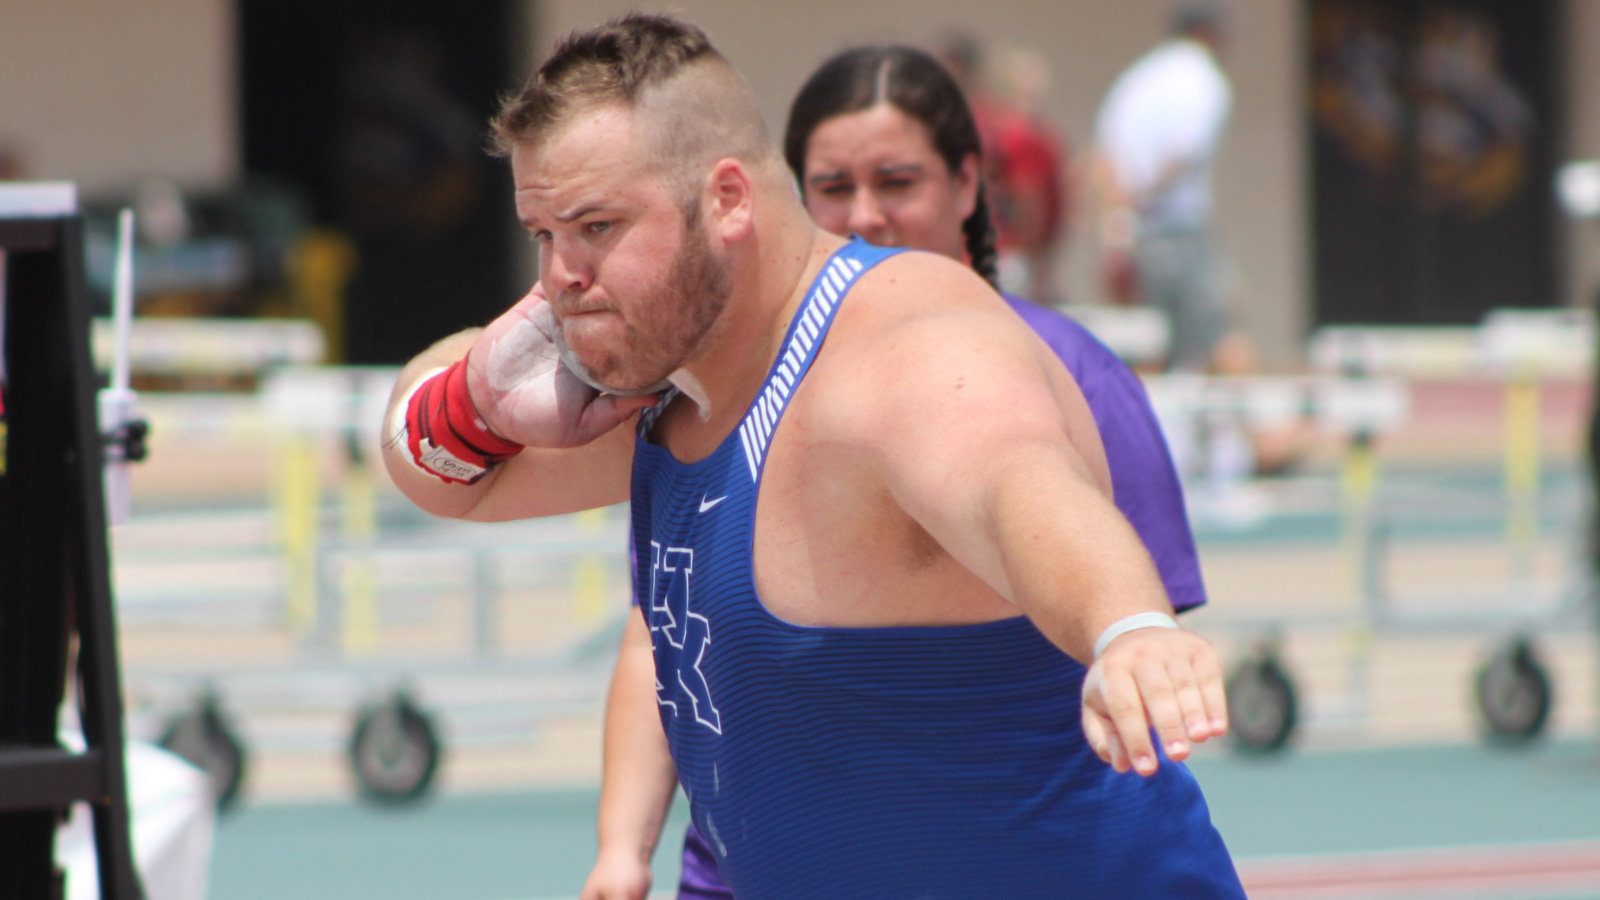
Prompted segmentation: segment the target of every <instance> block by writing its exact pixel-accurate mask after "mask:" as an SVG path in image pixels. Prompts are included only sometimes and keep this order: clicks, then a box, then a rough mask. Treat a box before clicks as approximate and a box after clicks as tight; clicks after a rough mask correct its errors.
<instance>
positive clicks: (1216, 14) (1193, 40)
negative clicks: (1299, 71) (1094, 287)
mask: <svg viewBox="0 0 1600 900" xmlns="http://www.w3.org/2000/svg"><path fill="white" fill-rule="evenodd" d="M1224 29H1225V23H1224V21H1223V17H1222V13H1221V11H1220V9H1218V8H1217V7H1216V6H1213V5H1211V4H1207V3H1186V4H1184V5H1183V6H1180V7H1179V8H1178V9H1177V11H1176V12H1175V13H1174V14H1173V17H1172V27H1171V34H1170V36H1169V37H1168V38H1167V40H1165V41H1163V42H1162V43H1160V44H1159V45H1157V46H1156V47H1155V48H1154V49H1153V50H1151V51H1149V52H1148V53H1146V54H1145V55H1144V56H1142V57H1140V58H1139V60H1137V61H1136V62H1134V63H1133V65H1132V66H1130V67H1129V68H1128V69H1127V70H1126V71H1124V72H1123V73H1122V74H1121V75H1120V76H1119V77H1118V78H1117V80H1116V82H1115V83H1114V84H1113V85H1112V86H1111V90H1110V92H1109V93H1108V94H1107V95H1106V99H1105V102H1104V104H1103V105H1102V106H1101V108H1100V114H1099V118H1098V120H1097V122H1096V125H1095V139H1096V142H1097V144H1098V147H1097V156H1096V164H1095V169H1096V173H1097V176H1098V177H1097V180H1098V182H1099V185H1100V188H1101V194H1102V216H1103V218H1102V236H1101V244H1102V249H1103V251H1104V252H1105V253H1106V258H1105V260H1104V265H1105V269H1104V271H1105V275H1106V283H1107V286H1108V288H1109V290H1110V292H1111V294H1112V296H1113V299H1115V300H1117V301H1118V302H1124V303H1126V302H1142V303H1147V304H1150V305H1153V306H1156V307H1158V308H1160V309H1161V310H1163V311H1164V312H1165V313H1166V314H1167V317H1168V320H1169V321H1170V322H1171V327H1172V337H1171V344H1170V349H1169V352H1168V358H1167V367H1168V368H1169V369H1172V370H1176V371H1185V372H1201V371H1205V370H1206V369H1208V368H1209V367H1210V365H1211V363H1212V357H1213V353H1214V352H1215V350H1216V349H1217V346H1218V344H1219V343H1220V342H1221V340H1222V338H1223V336H1224V334H1226V332H1227V330H1228V317H1227V312H1226V310H1225V309H1224V306H1223V301H1222V296H1221V294H1222V292H1221V289H1220V284H1219V275H1220V266H1219V265H1218V259H1217V251H1216V243H1215V236H1214V234H1213V227H1212V214H1213V199H1212V169H1213V163H1214V161H1215V159H1216V153H1217V147H1218V145H1219V144H1220V142H1221V140H1222V135H1223V131H1224V129H1225V127H1226V125H1227V121H1228V114H1229V111H1230V108H1231V106H1232V101H1233V97H1232V88H1231V86H1230V85H1229V83H1228V78H1227V76H1226V75H1225V74H1223V72H1222V68H1221V66H1220V65H1218V62H1217V52H1218V49H1219V48H1220V46H1221V44H1222V40H1223V33H1224Z"/></svg>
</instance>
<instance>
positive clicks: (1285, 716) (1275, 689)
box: [1225, 653, 1297, 754]
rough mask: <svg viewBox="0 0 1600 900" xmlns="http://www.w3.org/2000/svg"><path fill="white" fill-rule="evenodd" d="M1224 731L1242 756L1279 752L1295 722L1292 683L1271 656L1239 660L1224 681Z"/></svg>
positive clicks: (1290, 734)
mask: <svg viewBox="0 0 1600 900" xmlns="http://www.w3.org/2000/svg"><path fill="white" fill-rule="evenodd" d="M1225 687H1226V690H1227V694H1228V731H1229V735H1230V736H1231V738H1232V741H1233V747H1234V749H1235V750H1238V751H1240V752H1242V753H1252V754H1267V753H1276V752H1279V751H1281V750H1283V749H1284V748H1285V747H1287V746H1288V744H1289V739H1290V738H1291V737H1292V736H1293V735H1294V729H1295V725H1296V723H1297V720H1296V716H1297V712H1296V701H1295V689H1294V683H1293V682H1292V681H1290V679H1289V675H1288V673H1287V672H1285V671H1284V670H1283V666H1282V665H1281V664H1280V663H1279V662H1278V660H1277V657H1276V656H1275V655H1273V654H1271V653H1265V654H1259V655H1255V656H1252V657H1250V658H1248V659H1244V660H1241V661H1240V662H1239V663H1238V664H1237V665H1236V666H1234V669H1233V672H1232V673H1231V674H1229V676H1228V680H1227V682H1226V685H1225Z"/></svg>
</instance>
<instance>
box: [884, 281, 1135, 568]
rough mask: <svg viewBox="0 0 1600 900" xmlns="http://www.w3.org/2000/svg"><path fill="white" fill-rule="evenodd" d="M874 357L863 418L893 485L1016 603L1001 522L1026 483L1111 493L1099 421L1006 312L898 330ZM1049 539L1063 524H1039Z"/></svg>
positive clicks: (1065, 497) (1072, 499)
mask: <svg viewBox="0 0 1600 900" xmlns="http://www.w3.org/2000/svg"><path fill="white" fill-rule="evenodd" d="M896 332H897V333H896V335H895V339H894V340H891V341H887V342H884V347H883V349H882V350H881V351H880V352H878V353H876V354H874V355H873V358H872V359H870V360H869V361H867V362H866V365H867V366H868V367H870V368H872V369H874V370H876V371H875V373H874V374H875V378H874V379H873V381H874V383H877V384H879V385H882V388H881V390H878V391H875V392H874V393H873V394H871V395H870V397H869V398H868V399H867V400H866V405H865V407H864V414H863V415H862V416H861V417H860V418H859V420H858V426H859V427H860V429H861V433H862V434H863V435H864V440H865V441H866V442H867V443H868V444H869V445H870V451H869V457H870V458H872V459H874V460H875V461H876V462H877V464H878V466H879V470H880V472H881V476H882V478H883V481H884V484H885V486H886V487H887V488H888V491H889V493H890V495H891V496H892V497H893V498H894V500H895V502H897V503H898V504H899V505H900V506H901V507H902V508H903V509H904V510H905V511H906V513H907V514H908V515H910V516H911V517H912V518H913V519H915V520H916V521H917V522H918V523H919V524H921V525H922V526H923V527H924V528H925V529H927V530H928V532H929V533H930V534H931V535H932V536H933V537H934V538H935V539H936V540H938V541H939V543H940V544H941V545H942V546H943V547H944V548H945V549H946V550H947V551H948V552H949V553H950V554H951V555H952V556H954V557H955V558H956V559H957V560H958V561H959V562H961V563H962V564H963V565H965V566H966V567H968V568H969V569H971V570H972V571H973V572H974V573H975V574H977V575H978V576H979V577H981V578H983V579H984V580H985V581H986V582H987V583H989V584H990V585H991V586H992V587H994V588H995V589H996V590H997V591H1000V592H1001V593H1002V594H1004V595H1005V596H1007V597H1011V598H1012V599H1014V600H1015V599H1016V598H1015V597H1014V596H1013V594H1014V590H1013V585H1012V584H1011V578H1010V576H1009V575H1008V574H1007V565H1008V564H1007V560H1006V556H1007V553H1008V552H1010V551H1009V550H1008V548H1007V547H1004V546H1002V544H1003V543H1004V542H1005V541H1006V540H1008V538H1007V534H1008V531H1007V529H1005V528H1002V527H1001V526H1002V525H1005V524H1008V523H1003V522H1001V521H1000V519H1001V518H1002V517H1004V516H1006V515H1008V513H1006V512H1005V510H1006V509H1008V508H1011V507H1010V506H1008V505H1009V504H1013V503H1014V501H1015V499H1016V497H1015V495H1016V493H1017V492H1018V491H1026V490H1032V491H1037V492H1040V493H1041V495H1042V496H1046V497H1057V498H1059V502H1060V504H1061V511H1062V513H1063V514H1067V513H1069V512H1070V508H1071V507H1072V506H1073V505H1074V504H1076V503H1078V502H1080V499H1079V498H1081V497H1082V493H1081V490H1080V489H1086V490H1087V491H1089V492H1096V491H1105V490H1108V488H1109V481H1108V479H1107V477H1106V475H1105V468H1104V457H1103V455H1102V453H1101V450H1100V446H1099V442H1098V438H1097V436H1096V434H1095V431H1094V427H1093V421H1092V418H1091V417H1090V415H1089V411H1088V408H1087V406H1086V405H1085V404H1084V403H1083V400H1082V396H1081V394H1080V393H1079V392H1078V391H1077V388H1076V385H1075V383H1074V382H1073V381H1072V380H1071V376H1070V375H1069V374H1067V372H1066V370H1065V369H1064V368H1063V367H1061V365H1060V363H1059V361H1058V360H1055V359H1054V358H1052V357H1051V356H1050V355H1049V353H1048V351H1047V350H1046V349H1045V348H1044V347H1043V346H1042V345H1041V344H1039V343H1038V342H1037V341H1036V340H1034V339H1033V337H1032V335H1031V334H1029V333H1028V332H1027V331H1026V329H1025V328H1024V327H1023V326H1022V325H1021V323H1020V322H1016V321H1012V320H1011V319H1010V318H1008V317H1006V316H1005V315H1004V313H1003V312H1002V313H1000V314H998V315H994V314H991V313H990V312H989V311H987V310H971V311H963V310H957V311H952V312H948V313H941V314H936V315H931V316H927V317H920V318H918V319H917V320H915V321H912V322H909V323H907V324H905V325H903V326H901V327H898V328H897V329H896ZM1041 528H1042V531H1041V536H1043V534H1044V533H1045V532H1053V531H1054V530H1055V524H1054V523H1041Z"/></svg>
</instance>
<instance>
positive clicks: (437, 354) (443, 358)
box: [383, 328, 498, 518]
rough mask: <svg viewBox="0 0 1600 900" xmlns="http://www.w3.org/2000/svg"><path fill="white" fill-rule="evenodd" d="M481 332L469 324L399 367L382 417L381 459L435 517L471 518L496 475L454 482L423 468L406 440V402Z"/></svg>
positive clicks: (405, 490) (402, 486) (406, 491)
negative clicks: (465, 481)
mask: <svg viewBox="0 0 1600 900" xmlns="http://www.w3.org/2000/svg"><path fill="white" fill-rule="evenodd" d="M482 331H483V329H481V328H469V329H467V330H465V331H460V332H457V333H455V334H452V335H450V336H449V337H446V338H444V339H442V340H440V341H438V342H437V343H435V344H433V346H431V347H429V348H428V349H426V350H424V351H422V352H421V353H419V354H417V356H416V357H415V358H413V359H412V360H411V361H410V362H408V363H406V365H405V367H404V368H402V369H401V370H400V376H399V377H398V378H396V379H395V385H394V390H393V391H392V392H391V393H390V394H389V407H388V410H387V411H386V412H385V413H384V417H383V462H384V465H385V466H386V467H387V468H388V470H389V477H390V478H392V479H393V480H394V483H395V486H396V487H398V488H399V489H400V491H401V493H403V494H405V495H406V496H407V497H408V498H410V500H411V501H412V502H413V503H415V504H417V505H418V506H420V507H422V508H423V509H425V510H427V511H428V512H430V513H433V514H434V515H437V516H448V517H450V518H461V517H465V516H467V515H468V514H469V513H470V512H471V510H472V509H473V507H475V506H476V505H477V504H478V502H479V501H480V500H481V499H482V498H483V496H484V494H485V493H487V492H488V490H489V486H490V484H492V483H493V480H494V478H495V476H496V475H497V474H498V473H496V472H493V471H491V472H490V473H489V474H488V475H487V476H485V477H484V478H483V479H481V480H479V481H478V482H477V483H476V484H453V483H449V482H446V481H443V480H441V479H439V478H438V477H437V476H435V475H432V474H429V473H427V472H424V471H423V470H422V469H421V468H420V467H419V466H418V465H417V464H416V463H415V462H414V461H413V460H412V459H411V451H410V449H409V447H408V446H407V442H406V440H405V438H404V426H405V417H406V410H405V405H406V402H407V400H408V399H409V398H410V397H411V396H412V392H413V390H414V389H415V388H416V386H417V384H418V382H420V381H421V380H422V379H423V378H425V377H427V376H428V375H429V374H430V373H432V372H434V371H436V370H438V369H441V368H444V367H446V366H449V365H451V364H452V363H454V362H455V361H456V360H459V359H461V358H463V357H465V356H466V355H467V351H468V350H471V349H472V345H473V343H474V342H476V341H477V339H478V335H479V334H481V333H482Z"/></svg>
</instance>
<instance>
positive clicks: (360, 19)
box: [237, 0, 518, 364]
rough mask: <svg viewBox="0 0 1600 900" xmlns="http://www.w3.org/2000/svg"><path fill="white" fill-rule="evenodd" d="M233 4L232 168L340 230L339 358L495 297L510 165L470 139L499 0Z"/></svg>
mask: <svg viewBox="0 0 1600 900" xmlns="http://www.w3.org/2000/svg"><path fill="white" fill-rule="evenodd" d="M237 3H238V7H237V9H238V16H237V22H238V29H239V31H238V40H239V48H240V54H239V58H240V68H241V77H240V83H241V102H240V106H241V110H242V122H241V128H242V132H243V145H244V146H243V150H244V163H245V169H246V171H247V173H248V174H249V175H251V176H256V177H261V176H266V177H270V178H273V179H276V180H280V181H285V182H288V183H290V184H293V185H295V186H297V187H299V188H301V189H303V190H304V191H305V192H307V194H308V195H309V198H310V200H311V203H312V206H313V208H314V210H315V217H316V220H317V222H318V224H320V225H324V226H328V227H331V228H334V229H337V230H338V231H339V232H342V233H343V234H344V235H346V236H347V237H348V238H349V239H350V240H351V241H352V242H353V244H354V248H355V251H356V268H355V271H354V274H353V276H352V277H351V280H350V281H349V283H348V285H347V289H346V293H345V296H346V301H345V308H344V327H343V332H344V341H343V347H342V348H339V349H342V351H343V354H342V355H343V358H344V360H345V361H347V362H351V363H365V364H394V363H400V362H403V361H405V360H406V359H408V358H409V357H411V356H412V355H414V354H415V353H417V352H418V351H420V350H422V349H423V348H424V347H426V346H427V345H428V344H429V343H431V342H432V341H434V340H436V339H437V338H439V337H442V336H443V335H445V334H447V333H449V332H452V331H456V330H458V329H460V328H463V327H466V326H469V325H482V324H485V323H486V322H487V321H488V320H489V319H491V318H493V317H494V315H495V314H496V313H498V312H499V311H500V310H502V309H504V308H505V307H507V306H509V305H510V304H511V303H512V302H513V301H514V300H515V299H516V298H517V296H518V292H517V291H516V290H515V288H514V280H515V278H514V271H515V266H514V260H513V259H512V258H511V255H512V246H513V243H512V240H511V239H510V237H509V229H510V228H511V227H513V225H512V223H513V222H514V212H513V207H512V202H511V200H512V197H511V187H510V175H509V172H508V170H507V168H506V165H505V163H504V162H502V161H500V160H495V159H491V158H489V157H488V156H487V155H486V154H485V153H484V151H483V147H484V133H485V127H486V124H487V122H488V119H489V117H490V116H491V115H492V114H493V112H494V108H495V103H496V98H497V97H498V96H499V95H500V94H502V93H503V92H505V91H506V90H507V89H508V88H510V87H512V84H511V63H510V60H511V58H512V52H511V51H512V46H511V41H513V40H515V39H516V35H518V29H517V28H516V27H514V26H515V23H516V19H517V17H516V16H515V11H514V9H513V4H512V2H510V0H473V2H471V3H437V2H429V0H341V2H337V3H328V2H322V0H237Z"/></svg>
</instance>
